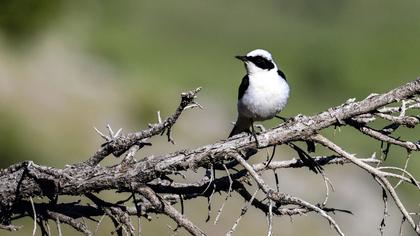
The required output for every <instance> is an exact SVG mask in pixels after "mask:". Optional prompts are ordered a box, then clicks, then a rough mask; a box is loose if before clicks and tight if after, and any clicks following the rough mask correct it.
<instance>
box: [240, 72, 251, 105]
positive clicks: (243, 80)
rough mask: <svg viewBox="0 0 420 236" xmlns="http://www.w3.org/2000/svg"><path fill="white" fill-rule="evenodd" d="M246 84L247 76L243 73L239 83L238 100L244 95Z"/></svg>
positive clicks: (247, 81) (247, 84)
mask: <svg viewBox="0 0 420 236" xmlns="http://www.w3.org/2000/svg"><path fill="white" fill-rule="evenodd" d="M248 86H249V77H248V75H245V76H244V77H243V78H242V82H241V85H239V91H238V100H239V99H241V98H242V97H243V96H244V94H245V91H246V90H247V89H248Z"/></svg>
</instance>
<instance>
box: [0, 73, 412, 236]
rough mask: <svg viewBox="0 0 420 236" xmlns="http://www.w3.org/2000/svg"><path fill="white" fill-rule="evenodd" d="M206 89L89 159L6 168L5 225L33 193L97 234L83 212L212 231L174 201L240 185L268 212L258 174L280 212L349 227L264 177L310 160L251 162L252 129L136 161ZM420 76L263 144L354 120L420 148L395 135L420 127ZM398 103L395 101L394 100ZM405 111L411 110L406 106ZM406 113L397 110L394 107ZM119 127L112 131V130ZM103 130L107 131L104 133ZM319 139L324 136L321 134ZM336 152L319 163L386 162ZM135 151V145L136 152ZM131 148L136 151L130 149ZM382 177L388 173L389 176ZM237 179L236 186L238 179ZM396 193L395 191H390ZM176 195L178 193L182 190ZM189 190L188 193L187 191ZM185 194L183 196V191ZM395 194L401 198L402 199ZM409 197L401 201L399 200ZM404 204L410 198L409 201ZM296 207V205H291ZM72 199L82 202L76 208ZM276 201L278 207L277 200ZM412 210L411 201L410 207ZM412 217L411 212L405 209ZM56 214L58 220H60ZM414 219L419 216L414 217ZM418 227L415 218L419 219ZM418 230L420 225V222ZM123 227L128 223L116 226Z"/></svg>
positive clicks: (47, 215) (23, 210) (279, 132)
mask: <svg viewBox="0 0 420 236" xmlns="http://www.w3.org/2000/svg"><path fill="white" fill-rule="evenodd" d="M198 91H199V89H197V90H194V91H190V92H187V93H183V94H182V95H181V102H180V105H179V106H178V108H177V109H176V111H175V112H174V114H172V115H171V116H169V117H168V118H166V119H164V120H160V115H159V122H158V123H156V124H151V125H150V126H149V128H148V129H145V130H142V131H139V132H135V133H129V134H125V135H121V136H119V137H118V135H115V136H116V137H111V136H113V135H110V137H111V138H109V139H108V138H107V142H106V143H104V144H103V145H102V147H101V148H99V149H98V150H97V151H96V152H95V153H94V154H93V155H92V156H91V157H90V158H88V159H87V160H86V161H85V162H82V163H76V164H73V165H68V166H66V167H65V168H63V169H59V168H53V167H48V166H42V165H38V164H36V163H34V162H32V161H26V162H22V163H17V164H15V165H12V166H10V167H8V168H6V169H3V170H1V171H0V228H2V229H7V230H15V229H18V227H16V226H13V224H12V223H13V220H14V219H17V218H20V217H25V216H31V215H32V214H33V212H28V209H30V208H28V207H23V206H27V205H28V204H29V203H28V199H29V198H30V197H32V198H34V197H47V198H48V199H49V202H48V203H42V202H35V204H34V206H35V209H38V210H36V214H37V215H39V220H40V221H42V220H45V219H54V218H56V219H58V220H60V223H62V224H69V225H70V226H72V227H73V228H75V229H76V230H78V231H80V232H83V233H85V234H87V235H89V234H91V233H90V232H91V231H90V230H88V229H87V228H86V225H84V223H83V221H76V220H78V219H80V218H82V217H84V218H87V219H92V217H95V216H101V215H104V214H108V216H109V217H111V218H112V219H113V220H114V223H115V224H119V225H118V226H116V227H118V228H123V229H124V230H126V232H128V233H130V234H132V233H133V227H132V225H131V222H130V220H129V218H127V217H128V216H130V215H137V216H139V217H140V216H144V217H147V215H148V213H159V214H166V215H168V216H169V217H171V218H172V219H173V220H174V221H175V222H176V223H177V224H178V225H179V226H181V227H184V228H185V229H186V230H187V231H188V232H190V233H191V234H192V235H204V234H205V233H204V232H203V231H202V230H201V229H199V228H198V227H197V226H195V225H194V223H193V222H192V221H190V220H189V219H187V218H186V217H185V216H184V215H182V214H181V213H180V212H179V211H178V210H176V209H175V208H174V207H172V206H171V203H172V204H173V203H175V202H182V201H183V200H188V199H191V198H195V197H211V195H212V193H214V191H224V192H227V191H230V190H229V189H230V188H232V190H233V191H237V192H238V193H239V194H240V195H241V196H242V197H243V198H244V199H245V200H247V201H249V200H251V199H253V201H252V204H253V205H254V206H255V207H257V209H260V210H262V211H264V212H265V213H268V211H269V208H271V207H272V205H270V204H268V203H266V202H264V201H263V200H259V199H254V198H252V197H251V194H249V192H248V190H247V189H246V188H245V187H244V185H243V183H244V181H247V180H248V178H249V177H252V178H253V179H254V181H256V183H257V184H258V185H259V186H260V188H261V189H262V190H263V192H265V194H266V195H267V197H268V198H269V199H271V200H273V201H275V202H281V204H280V205H276V206H274V208H273V209H272V213H273V214H275V215H294V214H298V215H300V214H304V213H307V212H315V213H317V214H319V215H321V216H323V217H325V218H326V219H328V221H330V223H331V224H333V225H334V227H336V229H337V232H339V233H340V234H342V232H341V230H340V229H339V227H338V225H336V223H335V221H334V220H333V219H332V218H331V217H330V216H329V215H328V214H327V213H328V212H331V211H335V210H338V209H334V208H326V207H324V206H319V205H314V204H311V203H308V202H306V201H304V200H302V199H298V198H295V197H293V196H290V195H288V194H287V193H281V192H278V191H274V190H273V189H272V188H271V187H268V186H267V185H266V183H264V182H262V181H263V180H262V179H261V178H259V174H258V173H259V172H262V171H266V170H275V169H278V168H302V167H305V166H306V165H307V164H306V163H305V162H302V161H301V160H290V161H284V162H276V161H273V162H270V163H258V164H255V165H253V166H252V165H249V164H246V160H247V158H249V157H250V156H251V155H252V154H254V153H255V152H256V151H257V147H256V142H255V139H250V138H249V136H248V135H246V134H241V135H237V136H234V137H232V138H230V139H228V140H222V141H220V142H217V143H213V144H209V145H206V146H203V147H199V148H196V149H192V150H182V151H178V152H174V153H170V154H166V155H161V156H149V157H145V158H143V159H142V160H139V161H136V160H135V159H134V155H135V153H136V152H137V151H139V150H141V148H142V147H143V146H144V145H146V143H145V140H146V139H148V138H151V137H153V136H156V135H159V134H164V133H166V135H167V136H168V140H169V141H171V136H170V131H171V128H172V126H173V125H174V124H175V123H176V122H177V120H178V118H179V117H180V115H181V114H182V112H183V111H184V110H186V109H187V108H191V107H194V106H200V105H198V104H197V103H196V102H195V97H196V93H197V92H198ZM419 94H420V78H417V79H416V80H414V81H412V82H409V83H407V84H405V85H402V86H400V87H398V88H396V89H393V90H391V91H389V92H387V93H384V94H377V95H371V96H369V97H367V98H365V99H364V100H362V101H359V102H354V101H348V102H346V103H344V104H342V105H340V106H337V107H332V108H330V109H328V110H326V111H324V112H321V113H319V114H317V115H314V116H303V115H298V116H296V117H294V118H292V119H290V120H288V121H287V122H285V123H283V124H281V125H279V126H277V127H275V128H273V129H270V130H267V131H264V132H262V133H261V134H259V135H258V136H257V138H258V143H259V146H258V149H264V148H267V147H270V146H274V145H279V144H284V143H291V142H295V141H307V140H312V139H313V137H317V136H316V135H317V134H318V133H319V131H321V130H323V129H326V128H328V127H335V126H344V125H350V126H352V127H355V128H357V129H358V130H359V131H360V132H361V133H363V134H366V135H369V136H370V137H372V138H373V139H376V140H378V141H381V142H384V143H389V144H392V145H397V146H401V147H403V148H405V149H407V150H408V151H410V152H412V151H419V150H420V143H419V141H418V140H413V141H404V140H401V139H399V138H395V137H392V136H391V134H392V132H393V131H394V130H395V129H397V128H398V126H400V125H405V126H407V127H410V128H415V127H416V125H417V124H418V123H419V116H407V115H406V114H405V109H419V107H420V106H419V105H418V104H420V102H419V98H418V95H419ZM401 101H409V102H407V103H408V104H405V103H404V102H403V103H404V106H400V107H387V105H390V104H392V103H399V102H401ZM394 106H395V105H394ZM402 110H404V111H402ZM396 112H400V113H401V114H400V115H397V116H394V115H392V114H393V113H396ZM378 118H381V119H384V120H387V121H389V122H391V123H392V124H393V126H392V129H390V128H389V127H387V128H386V129H385V128H384V129H383V130H374V129H372V128H370V127H369V126H368V125H369V123H371V122H373V121H375V120H376V119H378ZM111 132H112V131H111ZM101 136H102V135H101ZM315 141H319V140H315ZM330 149H331V150H332V151H335V153H333V155H332V156H327V157H318V158H315V159H314V160H315V163H317V164H318V165H328V164H346V163H353V164H356V165H358V164H360V163H359V162H361V163H363V164H362V166H372V168H374V169H376V166H378V165H379V164H380V160H377V159H373V158H370V159H364V160H361V159H358V160H359V161H358V163H354V160H353V159H351V158H349V156H346V155H344V154H345V153H340V152H339V151H337V150H335V149H333V148H330ZM128 150H130V151H128ZM127 151H128V152H127ZM126 152H127V153H128V154H127V156H126V158H124V160H123V161H122V162H121V163H120V164H118V165H115V166H101V165H99V163H100V162H101V161H102V160H103V159H104V158H106V157H107V156H109V155H110V154H113V155H114V156H117V157H118V156H120V155H122V154H124V153H126ZM233 158H234V159H236V161H238V162H240V163H241V164H242V165H243V166H245V169H244V170H240V171H239V172H237V173H234V174H232V175H230V178H228V177H221V178H218V179H208V178H207V179H203V181H201V182H199V183H189V184H188V183H187V184H177V183H175V182H173V181H171V179H170V176H171V175H172V174H174V173H180V172H183V171H188V170H196V169H198V168H205V169H210V168H212V167H213V166H215V165H220V164H223V163H225V162H226V161H229V163H232V160H233ZM380 173H384V174H381V176H380V181H381V183H387V182H386V180H384V179H385V178H386V177H393V178H399V180H401V181H404V182H406V183H409V184H413V185H416V186H418V185H419V182H418V181H417V180H415V179H414V177H413V176H409V175H408V174H406V173H404V174H401V175H397V174H394V176H393V175H392V173H389V174H388V172H386V174H385V172H380ZM381 178H382V179H381ZM229 181H233V183H232V186H230V185H229V184H230V182H229ZM104 190H115V191H118V192H128V193H131V194H132V197H131V198H130V199H129V200H126V202H127V201H130V202H132V203H133V207H131V208H129V207H125V206H124V205H123V203H124V202H120V203H118V202H117V203H107V202H105V201H99V200H98V199H96V198H95V196H94V195H93V194H94V193H97V192H101V191H104ZM388 191H389V192H390V193H391V195H392V196H393V197H394V192H395V191H393V190H388ZM174 194H175V195H174ZM63 195H71V196H80V195H85V196H87V197H88V198H89V199H90V200H91V201H92V202H93V204H94V206H93V205H91V204H90V205H83V204H80V203H79V202H77V203H61V202H58V199H59V198H58V197H59V196H63ZM180 195H181V196H183V197H182V199H181V198H179V196H180ZM177 196H178V197H177ZM394 199H395V198H394ZM400 203H401V202H398V201H397V204H400ZM401 204H402V203H401ZM291 205H292V206H294V207H291ZM69 206H74V207H73V208H72V207H69ZM270 206H271V207H270ZM404 210H405V208H404ZM403 214H404V216H406V214H405V212H403ZM56 219H54V220H56ZM410 224H411V225H412V221H410ZM412 226H413V225H412ZM413 228H414V231H415V232H418V226H417V228H416V227H415V225H414V226H413ZM116 232H117V233H118V234H120V233H121V230H116Z"/></svg>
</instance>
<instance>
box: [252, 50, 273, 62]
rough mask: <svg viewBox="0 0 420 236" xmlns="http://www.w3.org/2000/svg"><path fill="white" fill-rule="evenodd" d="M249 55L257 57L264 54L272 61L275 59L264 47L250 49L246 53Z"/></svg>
mask: <svg viewBox="0 0 420 236" xmlns="http://www.w3.org/2000/svg"><path fill="white" fill-rule="evenodd" d="M246 56H247V57H256V56H262V57H264V58H266V59H268V60H270V61H272V60H273V58H272V57H271V53H269V52H268V51H266V50H264V49H255V50H253V51H250V52H249V53H248V54H246Z"/></svg>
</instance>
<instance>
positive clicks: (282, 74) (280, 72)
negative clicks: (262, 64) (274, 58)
mask: <svg viewBox="0 0 420 236" xmlns="http://www.w3.org/2000/svg"><path fill="white" fill-rule="evenodd" d="M277 74H279V75H280V76H281V77H282V78H283V79H284V80H286V75H285V74H284V73H283V71H281V70H280V69H279V70H277Z"/></svg>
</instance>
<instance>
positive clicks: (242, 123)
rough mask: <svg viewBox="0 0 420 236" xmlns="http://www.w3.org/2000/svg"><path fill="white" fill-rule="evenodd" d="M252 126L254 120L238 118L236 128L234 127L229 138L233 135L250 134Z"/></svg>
mask: <svg viewBox="0 0 420 236" xmlns="http://www.w3.org/2000/svg"><path fill="white" fill-rule="evenodd" d="M251 125H252V120H251V119H249V118H246V117H242V116H238V119H237V120H236V123H235V126H234V127H233V129H232V131H231V132H230V134H229V138H230V137H232V136H233V135H236V134H239V133H242V132H245V131H246V132H250V130H249V127H251Z"/></svg>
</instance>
